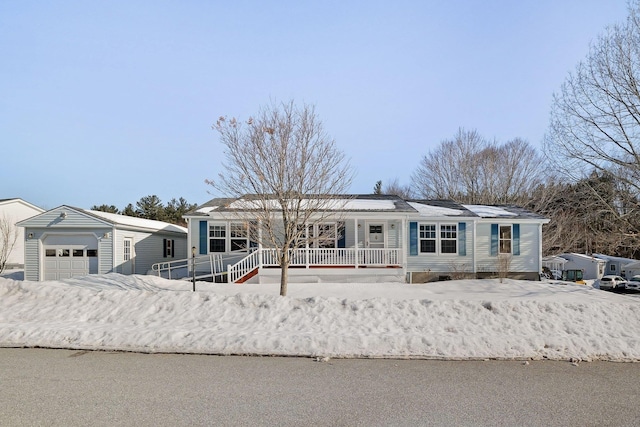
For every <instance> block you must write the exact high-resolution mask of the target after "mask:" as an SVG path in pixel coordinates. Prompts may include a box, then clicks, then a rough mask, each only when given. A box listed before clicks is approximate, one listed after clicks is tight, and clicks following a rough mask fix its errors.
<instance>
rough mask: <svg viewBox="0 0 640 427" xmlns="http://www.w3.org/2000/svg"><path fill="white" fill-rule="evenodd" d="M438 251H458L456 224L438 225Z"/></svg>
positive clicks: (449, 252) (445, 252)
mask: <svg viewBox="0 0 640 427" xmlns="http://www.w3.org/2000/svg"><path fill="white" fill-rule="evenodd" d="M440 252H441V253H443V254H455V253H457V252H458V227H457V225H456V224H441V225H440Z"/></svg>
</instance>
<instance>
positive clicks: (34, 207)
mask: <svg viewBox="0 0 640 427" xmlns="http://www.w3.org/2000/svg"><path fill="white" fill-rule="evenodd" d="M10 202H17V203H20V204H23V205H25V206H29V207H30V208H32V209H34V210H37V211H40V212H44V209H42V208H41V207H38V206H36V205H34V204H31V203H29V202H27V201H24V200H22V199H21V198H19V197H14V198H12V199H0V205H4V204H8V203H10Z"/></svg>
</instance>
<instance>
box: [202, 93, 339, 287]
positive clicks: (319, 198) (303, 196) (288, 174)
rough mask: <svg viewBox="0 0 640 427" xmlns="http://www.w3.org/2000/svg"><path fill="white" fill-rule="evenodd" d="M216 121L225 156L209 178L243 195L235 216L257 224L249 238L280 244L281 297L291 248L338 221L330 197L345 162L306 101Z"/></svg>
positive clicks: (222, 189)
mask: <svg viewBox="0 0 640 427" xmlns="http://www.w3.org/2000/svg"><path fill="white" fill-rule="evenodd" d="M213 127H214V129H215V130H217V131H218V132H219V134H220V137H221V142H222V143H223V144H224V145H225V147H226V153H225V154H226V162H225V164H224V169H225V170H224V172H223V173H220V174H219V175H218V179H217V180H215V181H207V182H208V183H209V184H211V185H212V186H213V187H214V188H215V189H216V190H218V191H219V192H221V193H222V194H224V195H225V196H227V197H235V198H241V200H239V202H238V203H239V204H240V206H241V207H242V209H239V210H238V211H237V212H238V214H237V215H238V216H240V219H241V220H243V221H245V222H252V221H255V222H257V223H258V224H259V225H260V226H259V227H257V228H258V232H256V233H255V234H254V236H253V238H254V239H257V240H256V241H259V242H260V243H262V244H264V245H267V246H269V247H272V248H276V249H277V256H278V261H279V264H280V267H281V271H282V273H281V279H280V295H283V296H284V295H286V293H287V283H288V268H289V264H290V258H289V257H290V249H291V248H293V247H296V246H297V245H299V244H300V242H301V241H306V238H307V237H308V227H309V226H312V227H313V226H314V225H315V226H316V228H317V226H318V225H320V224H323V223H326V222H327V219H328V218H330V217H331V218H332V219H334V220H335V210H336V209H339V206H337V204H339V203H340V202H339V201H337V199H336V198H335V197H332V195H334V194H344V193H346V191H347V189H348V188H349V186H350V184H351V179H352V172H351V169H350V167H349V164H348V162H347V161H346V160H345V157H344V154H343V153H342V152H341V151H339V150H338V148H337V147H336V144H335V141H334V140H333V139H331V138H330V137H329V136H328V135H327V134H326V133H325V130H324V128H323V125H322V122H321V121H320V120H319V119H318V117H317V116H316V112H315V108H314V107H313V106H309V105H306V104H305V105H303V106H302V107H296V106H295V105H294V103H293V101H290V102H288V103H282V104H278V105H276V104H271V105H270V106H268V107H264V108H262V109H261V110H260V111H259V113H258V115H257V116H256V117H253V118H250V119H249V120H247V121H246V122H245V123H241V122H240V121H238V120H236V119H235V118H232V119H227V118H226V117H220V118H219V119H218V121H217V122H216V124H215V125H214V126H213ZM243 203H244V206H242V204H243ZM236 205H238V204H236ZM305 225H306V226H305ZM323 237H327V236H326V235H325V236H323ZM319 238H320V237H319Z"/></svg>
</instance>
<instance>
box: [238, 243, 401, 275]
mask: <svg viewBox="0 0 640 427" xmlns="http://www.w3.org/2000/svg"><path fill="white" fill-rule="evenodd" d="M281 256H282V254H281V253H280V251H278V250H277V249H271V248H269V249H265V248H259V249H256V250H254V251H253V252H252V253H250V254H249V255H247V256H246V257H244V258H243V259H241V260H240V261H238V262H236V263H235V264H230V265H228V266H227V272H226V273H227V278H228V281H229V282H232V283H243V282H245V281H248V280H249V279H251V278H252V277H254V276H256V275H258V274H262V273H265V274H266V271H265V270H267V269H270V270H274V269H279V268H280V257H281ZM288 256H289V268H290V273H289V275H290V276H296V275H301V274H300V273H299V272H296V270H299V269H333V270H334V272H333V273H332V274H336V272H335V270H336V269H354V270H357V269H364V268H397V269H401V268H402V266H403V256H402V249H400V248H304V249H290V250H289V253H288ZM278 274H279V272H278ZM305 274H308V273H305ZM314 274H319V272H316V273H314ZM342 274H345V272H342ZM348 274H357V273H355V272H353V273H352V272H349V273H348ZM368 274H371V272H370V271H369V272H368Z"/></svg>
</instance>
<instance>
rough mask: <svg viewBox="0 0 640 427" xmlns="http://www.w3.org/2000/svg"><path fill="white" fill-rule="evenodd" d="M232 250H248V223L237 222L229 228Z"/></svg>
mask: <svg viewBox="0 0 640 427" xmlns="http://www.w3.org/2000/svg"><path fill="white" fill-rule="evenodd" d="M229 237H230V238H231V251H232V252H234V251H246V250H247V249H248V248H249V226H248V224H247V223H241V222H236V223H232V224H231V229H230V230H229Z"/></svg>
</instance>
